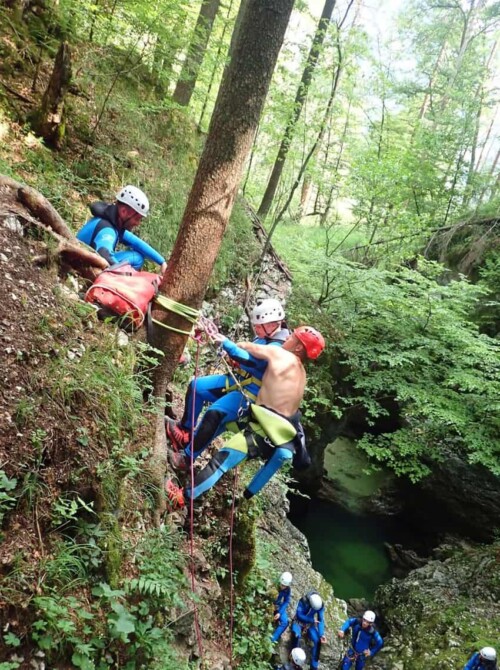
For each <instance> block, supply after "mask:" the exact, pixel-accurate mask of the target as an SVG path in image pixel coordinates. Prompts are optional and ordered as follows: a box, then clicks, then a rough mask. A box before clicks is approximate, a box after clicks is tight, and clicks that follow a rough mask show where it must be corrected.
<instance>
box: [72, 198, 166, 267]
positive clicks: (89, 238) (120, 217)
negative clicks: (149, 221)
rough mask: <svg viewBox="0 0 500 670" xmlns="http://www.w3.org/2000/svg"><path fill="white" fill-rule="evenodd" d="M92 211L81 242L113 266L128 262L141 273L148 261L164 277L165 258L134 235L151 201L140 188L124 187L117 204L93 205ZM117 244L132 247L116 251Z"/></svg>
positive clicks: (81, 233) (83, 228)
mask: <svg viewBox="0 0 500 670" xmlns="http://www.w3.org/2000/svg"><path fill="white" fill-rule="evenodd" d="M90 211H91V212H92V214H93V217H92V218H91V219H90V220H89V221H87V223H86V224H85V225H84V226H83V227H82V228H80V230H79V231H78V233H77V235H76V237H77V239H79V240H80V242H84V243H85V244H88V245H89V246H90V247H92V249H95V251H97V253H98V254H99V255H100V256H102V257H103V258H104V259H106V260H107V261H108V263H109V264H110V265H114V264H115V263H122V262H125V263H130V265H131V266H132V267H133V268H135V269H136V270H140V269H141V268H142V266H143V265H144V261H145V260H146V259H147V260H150V261H153V262H154V263H157V264H158V265H159V266H160V271H161V273H162V274H163V273H164V272H165V270H166V269H167V262H166V260H165V258H164V257H163V256H162V255H161V254H160V253H158V252H157V251H156V250H155V249H153V247H151V246H149V244H147V243H146V242H144V241H143V240H141V239H140V237H137V235H134V234H133V233H132V232H131V231H132V230H133V229H134V228H136V227H137V226H138V225H139V224H140V223H141V221H142V219H143V218H144V217H145V216H147V214H148V211H149V201H148V199H147V197H146V195H145V194H144V193H143V192H142V191H141V190H140V189H139V188H137V187H136V186H124V187H123V188H122V190H121V191H120V192H119V193H118V195H117V196H116V202H115V203H113V204H109V203H106V202H94V203H93V204H92V205H90ZM118 244H122V245H124V246H125V247H129V248H128V249H126V250H122V251H116V247H117V245H118Z"/></svg>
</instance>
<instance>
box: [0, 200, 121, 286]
mask: <svg viewBox="0 0 500 670" xmlns="http://www.w3.org/2000/svg"><path fill="white" fill-rule="evenodd" d="M9 215H13V216H16V217H18V218H19V219H22V220H23V221H24V222H26V223H28V224H29V225H32V226H34V227H35V228H38V229H40V230H42V231H43V232H44V233H47V234H48V235H50V236H51V237H52V238H54V239H55V240H56V241H57V247H56V248H55V249H54V250H51V251H50V252H49V251H47V252H45V253H41V254H38V255H37V256H35V257H34V258H33V259H32V260H33V263H34V264H35V265H43V264H44V265H46V264H47V263H48V262H49V261H50V259H53V258H54V257H57V256H59V258H60V260H61V263H63V264H66V265H69V266H70V267H71V268H72V269H74V270H76V271H77V272H78V273H79V274H80V275H81V276H82V277H85V278H86V279H90V280H92V281H93V280H94V279H95V278H96V277H97V275H98V274H99V273H100V272H101V271H102V270H104V269H105V268H107V267H108V262H107V261H106V260H105V259H104V258H103V257H102V256H99V254H96V253H94V252H93V251H91V250H90V249H87V248H85V247H81V246H79V242H78V241H77V240H76V238H74V242H73V241H71V240H67V239H66V238H64V237H63V236H62V235H59V234H58V233H56V232H55V231H54V230H53V229H52V228H50V227H49V226H47V225H45V224H44V223H41V222H40V221H38V220H37V219H35V218H34V217H33V216H31V215H30V214H27V213H24V212H20V211H19V210H14V209H1V208H0V217H2V216H9Z"/></svg>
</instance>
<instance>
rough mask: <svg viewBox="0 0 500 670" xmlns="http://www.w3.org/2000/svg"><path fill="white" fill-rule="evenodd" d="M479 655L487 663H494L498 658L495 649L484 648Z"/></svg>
mask: <svg viewBox="0 0 500 670" xmlns="http://www.w3.org/2000/svg"><path fill="white" fill-rule="evenodd" d="M479 653H480V654H481V656H482V657H483V658H484V660H485V661H494V660H495V659H496V657H497V652H496V651H495V650H494V649H493V647H483V648H482V649H481V651H480V652H479Z"/></svg>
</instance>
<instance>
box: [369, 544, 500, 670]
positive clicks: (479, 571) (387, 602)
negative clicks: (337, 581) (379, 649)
mask: <svg viewBox="0 0 500 670" xmlns="http://www.w3.org/2000/svg"><path fill="white" fill-rule="evenodd" d="M435 556H436V557H435V559H433V560H431V561H429V563H427V564H426V565H424V566H423V567H421V568H418V569H417V570H413V571H412V572H410V574H409V575H408V576H407V577H406V578H405V579H402V580H397V579H393V580H392V581H391V582H390V583H388V584H385V585H383V586H381V587H380V588H379V590H378V591H377V594H376V597H375V599H376V603H377V607H378V608H379V610H380V611H381V612H383V616H384V623H385V625H386V626H387V628H388V630H389V635H388V636H387V640H386V645H385V649H384V650H383V653H382V654H381V656H380V658H381V659H384V663H385V665H384V666H382V667H386V668H387V669H388V670H442V669H443V668H455V669H457V668H462V667H463V665H464V664H465V662H466V661H467V659H469V658H470V656H471V655H472V653H473V652H474V651H477V650H478V649H479V648H481V647H482V646H486V645H490V646H491V645H493V646H496V647H497V649H498V640H499V637H498V631H499V630H500V543H498V542H497V543H496V544H493V545H489V546H478V547H473V546H469V545H465V544H462V545H460V546H450V545H442V546H441V547H440V549H439V550H438V551H437V552H436V554H435Z"/></svg>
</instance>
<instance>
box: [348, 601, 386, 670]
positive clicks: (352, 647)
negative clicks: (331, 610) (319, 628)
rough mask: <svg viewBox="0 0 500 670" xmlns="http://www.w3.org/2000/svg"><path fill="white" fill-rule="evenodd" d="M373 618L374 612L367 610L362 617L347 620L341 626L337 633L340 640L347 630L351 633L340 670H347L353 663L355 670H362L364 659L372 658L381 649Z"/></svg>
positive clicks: (381, 641) (379, 636) (380, 640)
mask: <svg viewBox="0 0 500 670" xmlns="http://www.w3.org/2000/svg"><path fill="white" fill-rule="evenodd" d="M375 618H376V617H375V612H372V611H371V610H367V611H366V612H365V613H364V614H363V616H362V617H353V618H351V619H347V620H346V621H344V623H343V624H342V627H341V629H340V630H339V631H338V633H337V635H338V636H339V637H340V638H341V639H343V638H344V636H345V634H346V632H347V631H348V630H349V629H350V630H351V633H352V636H351V641H350V644H349V649H348V650H347V652H346V654H345V656H344V660H343V661H342V670H349V668H350V667H351V665H352V664H353V663H355V668H356V670H362V668H364V667H365V663H366V659H367V658H373V656H375V654H377V653H378V652H379V651H380V650H381V649H382V647H383V645H384V641H383V639H382V637H381V635H380V633H379V632H378V631H377V629H376V628H375V626H374V624H375Z"/></svg>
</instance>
